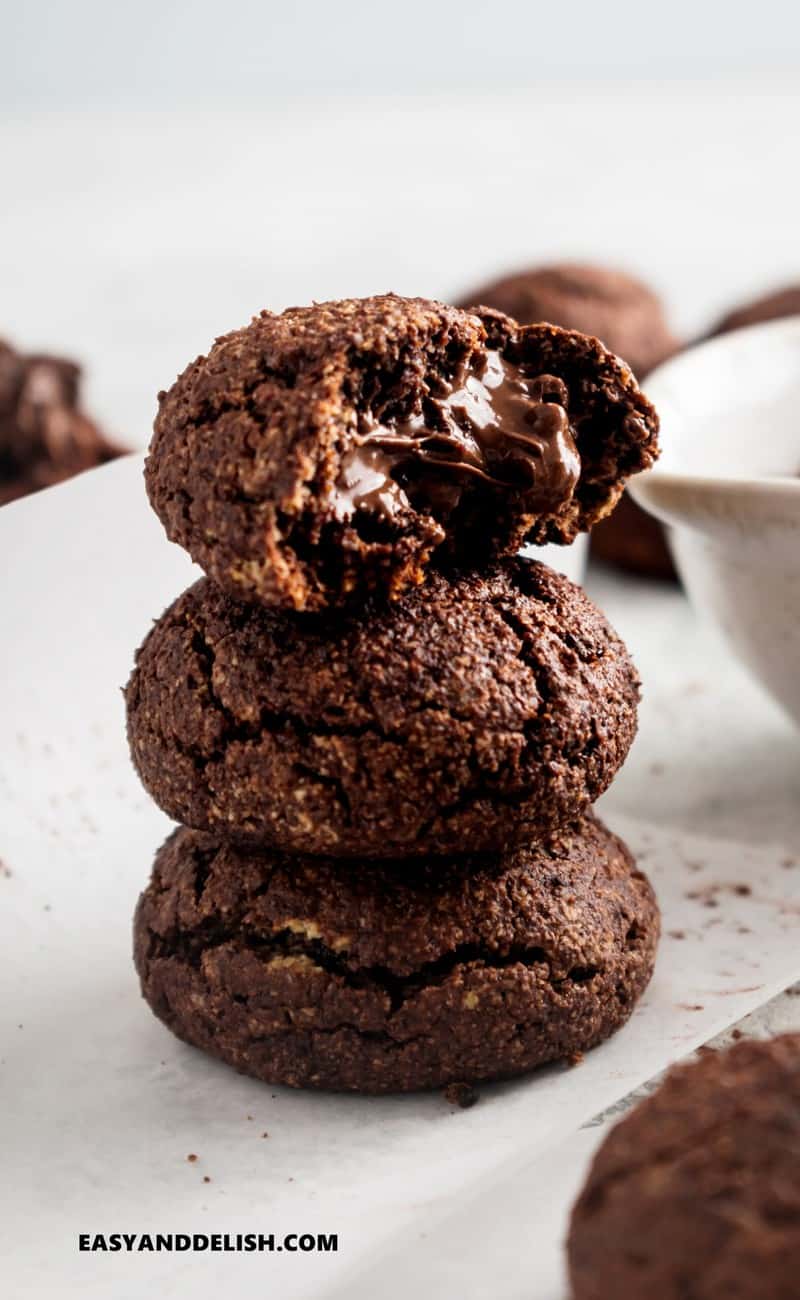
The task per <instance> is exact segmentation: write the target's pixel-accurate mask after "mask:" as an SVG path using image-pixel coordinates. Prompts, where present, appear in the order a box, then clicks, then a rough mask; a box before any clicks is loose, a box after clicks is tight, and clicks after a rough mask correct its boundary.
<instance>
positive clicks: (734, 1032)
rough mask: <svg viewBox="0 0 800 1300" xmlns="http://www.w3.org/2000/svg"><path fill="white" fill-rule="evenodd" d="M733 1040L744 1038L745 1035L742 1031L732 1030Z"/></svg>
mask: <svg viewBox="0 0 800 1300" xmlns="http://www.w3.org/2000/svg"><path fill="white" fill-rule="evenodd" d="M731 1038H737V1039H738V1038H744V1034H743V1033H742V1031H741V1029H732V1030H731Z"/></svg>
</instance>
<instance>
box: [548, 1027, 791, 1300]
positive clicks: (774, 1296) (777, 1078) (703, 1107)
mask: <svg viewBox="0 0 800 1300" xmlns="http://www.w3.org/2000/svg"><path fill="white" fill-rule="evenodd" d="M799 1151H800V1034H786V1035H783V1036H781V1037H778V1038H774V1039H772V1040H769V1041H766V1042H757V1041H743V1042H739V1043H736V1044H735V1045H734V1046H733V1047H731V1048H729V1049H728V1050H726V1051H720V1052H716V1051H708V1052H705V1053H704V1054H703V1055H702V1056H701V1057H700V1058H699V1059H698V1060H696V1061H693V1062H691V1063H690V1064H688V1065H680V1066H677V1067H676V1068H675V1069H673V1070H672V1071H670V1073H669V1074H668V1075H667V1077H666V1080H665V1081H664V1082H663V1083H662V1084H661V1086H660V1087H659V1088H658V1089H657V1091H656V1092H654V1093H653V1094H652V1095H651V1096H650V1097H648V1098H647V1099H646V1100H645V1101H643V1102H642V1103H641V1104H640V1105H638V1106H637V1107H636V1109H635V1110H633V1111H632V1112H631V1113H630V1114H629V1115H627V1116H626V1117H625V1118H624V1119H623V1120H622V1121H621V1122H620V1123H619V1124H618V1125H617V1126H616V1127H615V1128H614V1129H613V1130H612V1131H611V1133H610V1134H609V1135H608V1137H607V1138H606V1140H605V1141H604V1142H603V1144H602V1146H601V1147H600V1149H599V1151H598V1152H597V1154H596V1156H595V1158H594V1162H593V1164H592V1167H591V1169H590V1172H589V1177H588V1179H587V1182H586V1185H585V1187H584V1189H583V1191H582V1192H581V1195H580V1197H579V1198H578V1201H577V1202H576V1205H575V1208H574V1210H573V1215H572V1224H571V1228H570V1233H569V1239H568V1258H569V1264H570V1274H571V1280H572V1288H573V1289H572V1295H573V1296H574V1298H575V1300H608V1297H611V1296H615V1297H616V1296H652V1297H653V1300H688V1297H691V1300H733V1297H736V1300H767V1297H769V1300H795V1298H796V1297H797V1295H798V1277H799V1276H800V1166H799V1165H798V1152H799Z"/></svg>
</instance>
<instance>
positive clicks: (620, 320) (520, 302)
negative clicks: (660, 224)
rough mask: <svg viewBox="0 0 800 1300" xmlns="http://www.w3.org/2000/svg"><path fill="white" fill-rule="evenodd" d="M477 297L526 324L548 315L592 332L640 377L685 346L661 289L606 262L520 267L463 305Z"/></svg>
mask: <svg viewBox="0 0 800 1300" xmlns="http://www.w3.org/2000/svg"><path fill="white" fill-rule="evenodd" d="M473 303H486V305H487V306H489V307H495V308H496V309H497V310H498V311H502V312H505V313H506V315H508V316H512V317H513V318H514V320H518V321H519V322H520V323H521V324H523V325H532V324H536V323H537V322H539V321H549V322H550V323H551V324H552V325H560V326H562V327H563V328H564V329H568V330H580V331H581V333H582V334H593V335H595V336H596V337H597V338H599V339H602V340H603V343H604V344H605V346H606V347H607V348H609V349H610V351H611V352H614V353H615V354H616V355H617V356H618V357H622V358H623V360H624V361H625V362H626V363H627V365H629V366H630V368H631V370H632V371H633V373H634V374H635V375H636V376H637V377H638V378H639V379H642V378H643V377H644V376H645V375H646V374H647V372H648V371H649V370H653V369H654V368H655V366H657V365H658V364H659V363H660V362H661V361H664V360H666V358H667V357H669V356H671V355H672V353H673V352H677V351H678V349H679V347H680V344H679V343H678V340H677V339H676V338H675V336H674V334H673V333H672V331H671V330H670V328H669V325H668V324H667V320H666V317H665V315H664V307H663V305H662V303H661V300H660V298H659V297H658V296H657V294H655V293H654V292H653V290H652V289H650V288H648V286H647V285H646V284H643V283H642V281H641V280H637V279H636V278H635V277H634V276H632V275H626V273H625V272H624V271H613V270H609V269H608V268H607V267H602V266H589V265H581V264H579V263H570V262H565V263H561V264H559V263H556V264H554V265H551V266H539V267H534V268H533V269H531V270H528V271H518V272H516V274H514V275H507V276H504V277H503V278H502V279H500V280H493V281H492V282H491V283H489V284H485V285H483V286H482V287H481V288H480V289H476V290H475V292H474V293H473V294H471V295H470V296H469V297H468V298H465V299H464V300H463V302H462V306H463V307H467V308H468V307H470V306H471V305H472V304H473Z"/></svg>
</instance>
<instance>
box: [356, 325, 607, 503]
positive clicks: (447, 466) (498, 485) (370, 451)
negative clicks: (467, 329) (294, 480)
mask: <svg viewBox="0 0 800 1300" xmlns="http://www.w3.org/2000/svg"><path fill="white" fill-rule="evenodd" d="M567 400H568V395H567V389H566V385H565V384H564V383H563V381H562V380H561V379H558V378H557V377H555V376H553V375H537V376H535V377H529V376H527V375H526V374H525V373H524V372H523V370H522V369H520V367H519V366H515V365H511V364H510V363H509V362H507V361H505V360H504V359H503V358H502V357H501V355H500V353H499V352H496V351H488V352H487V353H486V354H485V357H484V358H482V360H481V362H480V363H479V365H477V366H472V367H471V368H470V369H465V370H463V371H462V372H461V373H460V374H457V375H456V377H455V378H454V380H453V381H452V382H451V383H449V384H448V383H445V382H443V381H439V382H438V386H437V388H436V389H432V390H430V391H429V392H428V394H427V395H426V396H425V398H424V399H423V402H422V408H421V410H419V411H418V412H415V413H414V414H412V415H410V416H408V417H406V418H405V419H399V420H395V421H392V422H391V423H386V424H381V423H379V422H378V421H376V420H374V419H371V418H370V417H369V416H367V417H364V418H363V420H362V428H361V431H360V433H359V435H358V438H357V441H356V445H355V446H354V447H353V448H352V450H351V451H350V452H348V454H347V455H346V456H345V457H344V459H343V462H342V467H341V472H340V475H339V479H338V481H337V483H336V487H335V489H334V494H333V498H332V507H333V511H334V514H335V515H336V517H337V518H338V519H342V520H344V519H348V518H350V517H351V516H352V515H353V514H354V513H355V511H356V510H370V511H375V512H377V513H379V514H382V515H384V516H388V517H391V516H392V515H395V514H397V513H398V511H400V510H402V509H403V508H407V507H408V506H409V505H410V504H412V503H413V504H414V505H415V506H426V505H427V506H429V507H430V509H431V510H432V511H433V513H434V514H435V515H436V514H440V513H443V514H449V513H450V512H451V511H452V510H454V509H455V508H456V506H457V505H458V503H459V501H460V499H461V494H462V492H463V491H464V489H465V487H466V486H467V485H469V484H473V485H481V486H483V487H485V488H486V489H488V490H491V491H496V492H514V493H518V494H519V495H520V496H521V497H522V498H523V499H524V501H525V504H526V505H527V506H528V508H529V509H530V510H532V511H537V512H542V513H544V512H549V511H554V510H557V509H558V508H559V506H561V505H563V504H564V503H565V502H566V501H568V500H569V499H570V497H571V496H572V493H573V491H574V488H575V484H576V483H577V481H578V477H579V475H580V469H581V463H580V457H579V455H578V451H577V448H576V446H575V440H574V437H573V432H572V429H571V427H570V423H569V418H568V416H567V411H566V406H567Z"/></svg>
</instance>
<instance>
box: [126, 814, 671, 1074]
mask: <svg viewBox="0 0 800 1300" xmlns="http://www.w3.org/2000/svg"><path fill="white" fill-rule="evenodd" d="M658 929H659V920H658V909H657V906H656V902H655V899H654V897H653V893H652V890H651V888H650V885H649V884H648V882H647V880H646V878H645V877H644V876H643V875H642V874H641V872H639V871H637V870H636V869H635V867H634V863H633V860H632V858H631V856H630V853H629V852H628V850H627V849H626V848H625V846H624V844H622V843H621V841H620V840H618V839H617V838H616V837H615V836H613V835H611V834H610V832H609V831H608V830H606V828H605V827H604V826H602V824H601V823H600V822H598V821H596V820H595V819H594V818H592V817H588V818H587V819H586V820H585V821H584V822H583V823H582V824H579V825H577V826H575V827H573V828H571V829H569V830H565V831H562V832H560V833H559V835H558V836H557V837H555V838H553V839H552V840H551V841H550V842H549V843H547V844H540V845H537V846H536V847H531V848H519V849H516V850H514V851H513V852H512V853H509V854H507V855H505V856H503V855H493V856H491V857H488V858H479V859H466V860H464V859H458V860H445V861H443V862H442V861H439V862H436V861H429V860H427V859H424V858H423V859H420V860H417V861H415V862H413V863H404V864H402V865H401V864H399V863H391V864H389V863H374V862H373V863H369V862H357V863H353V862H347V863H341V862H339V861H337V860H335V859H332V858H308V857H305V858H287V857H283V856H282V855H279V854H275V853H269V852H265V851H263V850H262V851H260V852H253V851H251V852H246V851H242V850H237V849H235V848H233V847H232V846H225V845H222V844H220V843H219V842H218V841H215V840H214V839H212V838H210V837H209V836H206V835H201V834H198V833H197V832H193V831H188V830H185V829H181V830H179V831H176V832H175V834H174V835H172V837H171V838H170V839H169V840H168V841H167V843H166V844H165V845H164V847H163V848H162V849H161V851H160V852H159V854H158V856H157V858H156V862H155V867H154V870H153V876H152V880H151V882H150V885H149V887H148V889H147V890H146V891H145V893H144V894H143V895H142V897H141V899H140V901H139V906H138V909H137V913H136V921H135V930H134V935H135V938H134V944H135V959H136V966H137V969H138V971H139V975H140V978H141V982H142V990H143V993H144V996H145V998H146V999H147V1001H148V1002H149V1004H150V1006H151V1007H152V1009H153V1011H154V1012H155V1014H156V1015H157V1016H159V1017H160V1019H161V1020H163V1021H164V1022H165V1023H166V1024H167V1025H168V1026H169V1027H170V1029H171V1030H172V1031H173V1032H174V1033H175V1034H177V1035H178V1036H179V1037H180V1038H183V1039H185V1040H186V1041H187V1042H189V1043H193V1044H194V1045H195V1046H196V1047H200V1048H202V1049H203V1050H204V1051H207V1052H210V1053H211V1054H212V1055H214V1056H219V1057H221V1058H222V1059H223V1060H224V1061H227V1062H229V1063H230V1064H231V1065H233V1066H235V1067H236V1068H237V1069H238V1070H241V1071H243V1072H244V1073H246V1074H252V1075H255V1076H256V1077H257V1078H259V1079H264V1080H265V1081H266V1082H268V1083H284V1084H289V1085H290V1086H292V1087H305V1088H312V1087H314V1088H334V1089H351V1090H354V1091H358V1092H389V1091H403V1092H404V1091H409V1090H412V1089H417V1088H434V1087H438V1086H441V1085H443V1084H447V1083H450V1082H454V1081H464V1082H477V1081H479V1080H488V1079H499V1078H503V1077H505V1076H509V1075H515V1074H520V1073H522V1072H524V1071H526V1070H531V1069H533V1068H534V1067H535V1066H538V1065H542V1064H544V1063H545V1062H547V1061H555V1060H562V1059H569V1058H571V1057H574V1056H575V1055H576V1054H577V1053H579V1052H582V1051H584V1050H586V1049H587V1048H590V1047H593V1046H594V1045H595V1044H596V1043H599V1042H600V1041H601V1040H602V1039H604V1038H606V1037H607V1036H608V1035H609V1034H611V1033H613V1031H614V1030H615V1029H617V1028H618V1027H619V1026H620V1025H621V1024H623V1023H624V1021H625V1020H627V1018H628V1016H629V1015H630V1014H631V1011H632V1010H633V1007H634V1005H635V1004H636V1001H637V999H638V998H639V996H640V994H641V993H642V990H643V989H644V988H645V986H646V984H647V982H648V980H649V978H650V974H651V972H652V968H653V961H654V956H655V950H656V944H657V940H658Z"/></svg>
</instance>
